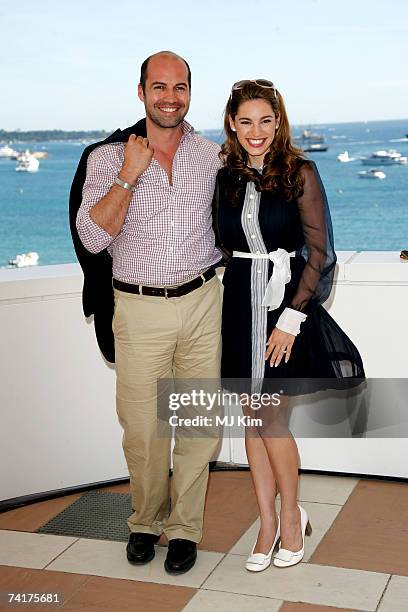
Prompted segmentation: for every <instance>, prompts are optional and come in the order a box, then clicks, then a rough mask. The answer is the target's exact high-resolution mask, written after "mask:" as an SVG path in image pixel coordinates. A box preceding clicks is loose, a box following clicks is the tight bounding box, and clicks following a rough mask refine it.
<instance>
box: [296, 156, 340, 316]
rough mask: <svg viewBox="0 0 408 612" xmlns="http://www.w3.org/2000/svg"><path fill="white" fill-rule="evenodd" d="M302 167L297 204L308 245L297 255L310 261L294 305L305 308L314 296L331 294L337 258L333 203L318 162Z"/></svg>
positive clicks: (322, 298) (321, 298)
mask: <svg viewBox="0 0 408 612" xmlns="http://www.w3.org/2000/svg"><path fill="white" fill-rule="evenodd" d="M300 171H301V172H302V175H303V178H304V188H303V194H302V196H301V197H299V198H298V200H297V204H298V210H299V214H300V218H301V222H302V227H303V233H304V237H305V245H304V246H303V248H302V249H300V250H299V251H298V252H297V255H301V256H302V257H304V259H305V260H306V265H305V268H304V270H303V273H302V275H301V278H300V281H299V285H298V288H297V291H296V293H295V295H294V297H293V299H292V302H291V304H290V307H291V308H295V309H296V310H301V311H303V310H305V309H306V307H307V305H308V303H309V301H310V300H311V299H313V300H316V301H317V302H318V303H320V304H322V303H323V302H325V301H326V300H327V298H328V297H329V295H330V291H331V288H332V283H333V275H334V269H335V265H336V259H337V258H336V254H335V252H334V242H333V228H332V224H331V218H330V211H329V206H328V202H327V198H326V193H325V191H324V187H323V184H322V181H321V179H320V176H319V173H318V171H317V168H316V165H315V164H314V163H313V162H306V163H305V164H303V166H302V167H301V170H300Z"/></svg>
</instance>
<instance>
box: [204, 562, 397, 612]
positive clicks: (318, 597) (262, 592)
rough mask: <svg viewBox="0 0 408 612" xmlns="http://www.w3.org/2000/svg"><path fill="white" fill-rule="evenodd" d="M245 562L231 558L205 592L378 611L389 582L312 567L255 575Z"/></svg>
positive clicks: (214, 574)
mask: <svg viewBox="0 0 408 612" xmlns="http://www.w3.org/2000/svg"><path fill="white" fill-rule="evenodd" d="M244 560H245V557H241V556H239V555H231V554H229V555H227V556H226V557H225V558H224V560H223V561H222V562H221V563H220V564H219V565H218V566H217V568H216V569H215V570H214V571H213V572H212V574H211V576H210V577H209V578H208V579H207V580H206V581H205V582H204V584H203V585H202V588H204V589H210V590H216V591H227V592H230V593H241V594H245V595H259V596H260V597H272V598H274V599H282V600H287V601H294V602H299V601H301V602H305V603H310V604H318V605H325V606H334V607H340V608H346V609H347V608H351V609H356V610H369V611H374V610H376V608H377V605H378V603H379V601H380V598H381V596H382V593H383V591H384V588H385V586H386V584H387V581H388V578H389V576H388V575H387V574H379V573H374V572H363V571H359V570H349V569H340V568H337V567H324V566H321V565H312V564H310V563H299V564H298V565H295V566H294V567H290V568H283V569H281V568H276V567H273V566H272V567H270V568H268V570H266V571H264V572H259V573H258V574H253V573H250V572H248V571H246V570H245V568H244Z"/></svg>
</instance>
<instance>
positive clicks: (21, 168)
mask: <svg viewBox="0 0 408 612" xmlns="http://www.w3.org/2000/svg"><path fill="white" fill-rule="evenodd" d="M39 167H40V162H39V161H38V159H37V158H36V157H34V156H33V155H31V153H30V151H29V150H28V149H27V150H26V151H25V152H24V153H21V154H20V155H19V156H18V158H17V165H16V170H17V172H37V170H38V168H39Z"/></svg>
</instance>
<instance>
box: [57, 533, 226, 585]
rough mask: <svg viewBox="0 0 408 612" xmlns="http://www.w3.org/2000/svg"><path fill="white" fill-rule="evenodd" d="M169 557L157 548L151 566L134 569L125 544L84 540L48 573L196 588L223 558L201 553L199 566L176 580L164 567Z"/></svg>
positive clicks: (163, 550) (135, 567) (62, 556)
mask: <svg viewBox="0 0 408 612" xmlns="http://www.w3.org/2000/svg"><path fill="white" fill-rule="evenodd" d="M166 553H167V549H166V548H164V547H161V546H157V547H156V556H155V558H154V559H153V561H152V562H151V563H147V564H146V565H136V566H135V565H132V564H130V563H128V561H127V559H126V554H125V544H124V543H123V542H107V541H104V540H85V539H81V540H78V541H77V542H76V543H75V544H74V545H73V546H71V548H70V549H69V550H67V551H66V553H65V554H62V555H60V556H59V557H58V559H56V561H55V562H54V563H51V564H50V565H49V566H48V567H47V569H48V570H57V571H61V572H73V573H75V574H90V575H93V576H104V577H106V578H123V579H126V580H139V581H146V582H156V583H161V584H173V585H176V586H187V587H195V588H197V587H200V586H201V584H202V583H203V582H204V580H205V579H206V578H207V576H209V574H210V573H211V572H212V571H213V569H214V568H215V567H216V566H217V565H218V563H219V562H220V561H221V559H222V557H223V555H222V554H220V553H216V552H207V551H199V553H198V559H197V563H196V564H195V566H194V567H193V568H192V569H191V570H190V571H189V572H187V573H186V574H182V575H179V576H173V575H170V574H167V572H165V570H164V567H163V564H164V560H165V557H166Z"/></svg>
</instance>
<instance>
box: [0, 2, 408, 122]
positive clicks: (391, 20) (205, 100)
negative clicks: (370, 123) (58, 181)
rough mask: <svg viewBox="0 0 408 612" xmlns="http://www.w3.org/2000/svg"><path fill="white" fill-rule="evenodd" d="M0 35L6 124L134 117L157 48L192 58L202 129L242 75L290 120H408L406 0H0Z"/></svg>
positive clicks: (196, 114) (196, 117)
mask: <svg viewBox="0 0 408 612" xmlns="http://www.w3.org/2000/svg"><path fill="white" fill-rule="evenodd" d="M0 40H1V41H2V43H1V44H2V53H1V59H0V62H1V82H2V92H3V93H2V103H1V114H0V127H1V128H4V129H16V128H21V129H52V128H62V129H94V128H105V129H109V130H110V129H114V128H116V127H119V126H121V127H124V126H126V125H129V124H131V123H134V122H135V121H136V120H137V119H138V118H140V117H141V116H142V115H143V106H142V104H141V103H140V102H139V101H138V99H137V97H136V87H137V82H138V79H139V68H140V64H141V62H142V61H143V59H145V57H146V56H148V55H150V54H151V53H153V52H155V51H158V50H161V49H171V50H174V51H176V52H177V53H179V54H181V55H183V56H184V57H185V58H186V59H187V60H188V61H189V63H190V66H191V69H192V73H193V89H192V104H191V109H190V113H189V115H188V119H189V121H190V122H191V123H193V125H194V126H195V127H196V128H197V129H205V128H218V127H219V126H220V125H221V122H222V110H223V107H224V105H225V102H226V99H227V97H228V95H229V91H230V87H231V84H232V83H233V82H234V81H237V80H240V79H243V78H267V79H271V80H273V81H274V82H275V84H276V86H277V87H278V89H279V90H280V91H281V92H282V94H283V96H284V98H285V101H286V105H287V109H288V114H289V119H290V121H291V123H293V124H295V123H325V122H338V121H361V120H376V119H398V118H405V117H408V77H407V70H406V60H407V57H408V2H407V1H406V0H392V1H391V2H384V1H380V0H339V1H334V0H286V2H283V1H282V0H279V1H276V0H248V1H247V2H245V1H243V0H234V1H231V0H204V1H203V0H201V1H199V2H197V1H195V0H189V1H187V0H173V2H169V1H168V0H166V1H164V0H152V1H150V2H149V1H147V0H145V1H143V2H139V1H138V0H133V1H130V0H116V2H115V1H114V0H109V1H106V0H82V1H79V0H70V1H68V0H67V1H66V2H62V1H61V0H52V1H49V0H37V1H36V2H33V1H32V0H18V1H16V0H1V3H0Z"/></svg>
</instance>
